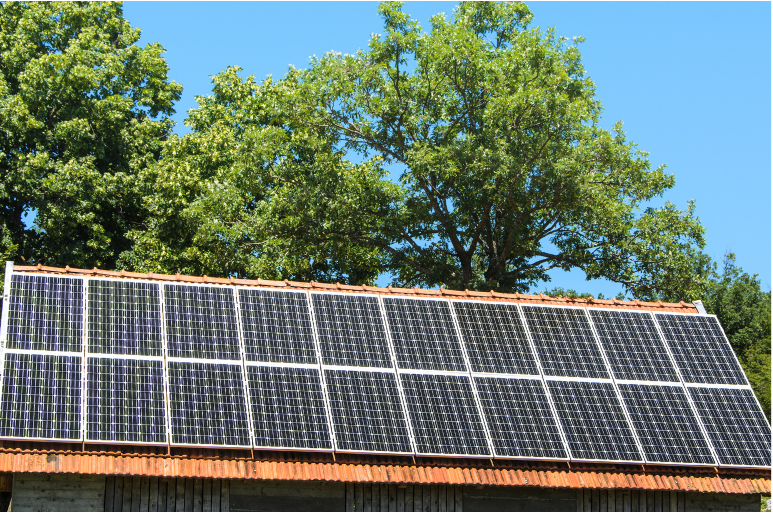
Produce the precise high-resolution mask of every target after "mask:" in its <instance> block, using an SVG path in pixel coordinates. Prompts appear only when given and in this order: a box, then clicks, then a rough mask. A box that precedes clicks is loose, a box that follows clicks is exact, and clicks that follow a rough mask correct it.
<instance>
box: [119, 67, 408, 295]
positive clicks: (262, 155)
mask: <svg viewBox="0 0 773 518" xmlns="http://www.w3.org/2000/svg"><path fill="white" fill-rule="evenodd" d="M239 71H240V69H238V68H229V69H228V70H226V71H224V72H222V73H220V74H218V75H216V76H214V77H213V94H212V95H210V96H207V97H199V98H198V107H197V108H196V109H193V110H191V111H189V115H188V118H187V119H186V124H187V125H189V126H190V127H191V132H190V133H189V134H187V135H185V136H184V137H182V138H173V139H172V140H170V141H169V143H168V145H167V146H166V148H165V150H164V158H163V159H162V160H161V161H160V162H159V163H158V165H157V166H156V167H154V168H153V170H152V171H150V172H149V173H148V174H149V176H150V177H152V178H155V180H156V183H155V185H154V191H153V192H152V193H150V194H149V195H148V196H147V197H146V198H145V208H146V210H147V211H148V214H149V217H148V219H147V220H146V227H145V228H144V229H138V230H135V231H132V232H131V233H130V236H131V237H132V239H133V240H134V247H133V248H132V249H131V250H130V251H127V252H126V253H124V254H123V255H122V256H121V264H122V265H125V266H126V268H132V269H137V270H141V271H148V270H151V271H156V272H175V271H181V272H183V273H187V274H195V275H201V274H206V275H211V276H228V275H234V276H239V277H244V276H247V277H251V278H256V277H262V278H267V279H282V278H289V279H295V280H311V279H314V280H317V281H323V282H325V281H327V282H347V283H350V284H360V283H366V282H368V283H373V282H374V281H375V277H376V275H377V274H378V272H379V271H380V269H381V262H382V253H381V252H380V251H379V250H378V249H375V248H373V247H368V246H363V245H361V244H358V243H354V242H352V241H350V240H348V239H346V238H345V237H339V235H340V234H341V233H345V232H348V231H351V229H355V228H360V227H363V228H373V227H378V226H380V225H381V224H382V221H383V220H384V218H385V217H386V215H387V214H388V213H391V211H392V210H393V207H392V206H393V200H394V199H395V198H397V197H399V194H400V189H399V188H398V187H397V186H396V185H394V184H391V183H390V182H386V181H384V180H382V177H383V176H384V175H385V172H384V171H383V170H382V169H381V168H380V167H379V164H380V161H379V160H371V161H365V162H363V163H361V164H359V165H354V164H352V163H350V162H348V161H347V160H344V159H343V157H342V154H341V153H336V152H334V151H333V149H332V146H331V145H330V142H329V138H328V135H327V134H326V133H325V132H324V131H317V130H314V129H308V128H298V127H294V126H292V125H290V124H287V122H286V121H287V120H288V119H289V117H288V116H287V114H286V113H285V112H284V111H283V110H284V109H285V108H286V106H285V105H284V104H283V103H282V102H281V98H282V96H283V95H284V94H283V91H282V88H283V85H279V86H277V85H274V84H273V83H272V81H271V80H270V79H269V80H267V81H266V82H264V83H263V84H261V85H258V84H256V82H255V80H254V78H253V77H252V76H250V77H248V78H247V79H246V80H243V79H242V78H241V77H240V76H239V75H238V72H239Z"/></svg>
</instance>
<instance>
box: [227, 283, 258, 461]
mask: <svg viewBox="0 0 773 518" xmlns="http://www.w3.org/2000/svg"><path fill="white" fill-rule="evenodd" d="M231 289H232V291H233V293H234V311H235V312H236V331H237V334H238V337H239V354H240V355H241V357H242V358H241V359H242V390H243V391H244V405H245V407H246V408H245V411H246V412H247V428H248V430H249V432H250V449H251V450H254V449H255V427H254V423H253V422H252V398H251V397H250V389H249V385H248V381H247V357H246V354H245V345H244V327H243V326H242V311H241V309H242V308H241V305H240V301H239V290H238V289H237V288H236V286H232V287H231Z"/></svg>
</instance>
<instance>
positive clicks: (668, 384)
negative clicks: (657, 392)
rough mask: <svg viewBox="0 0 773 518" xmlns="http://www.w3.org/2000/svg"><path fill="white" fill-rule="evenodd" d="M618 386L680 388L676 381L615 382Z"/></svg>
mask: <svg viewBox="0 0 773 518" xmlns="http://www.w3.org/2000/svg"><path fill="white" fill-rule="evenodd" d="M615 382H616V383H617V384H618V385H660V386H661V387H681V386H682V384H681V383H680V382H678V381H655V380H615Z"/></svg>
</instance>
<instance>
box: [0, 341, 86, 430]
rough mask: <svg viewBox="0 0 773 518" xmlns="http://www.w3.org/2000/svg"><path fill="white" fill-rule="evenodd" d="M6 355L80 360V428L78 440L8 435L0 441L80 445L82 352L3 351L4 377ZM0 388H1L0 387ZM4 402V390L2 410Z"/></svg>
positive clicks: (0, 397)
mask: <svg viewBox="0 0 773 518" xmlns="http://www.w3.org/2000/svg"><path fill="white" fill-rule="evenodd" d="M6 353H10V354H23V355H27V356H50V357H54V358H57V357H67V358H80V359H81V426H80V429H79V436H80V437H79V438H78V439H63V438H55V437H54V438H46V437H27V436H25V437H14V436H10V435H0V440H7V441H35V442H48V443H50V442H66V443H72V444H75V443H82V442H83V437H84V436H83V392H84V387H83V372H82V370H83V363H84V361H85V359H84V358H83V351H81V352H80V353H73V352H68V351H34V350H30V349H9V350H5V349H4V350H3V366H2V369H3V370H2V372H3V375H5V356H6ZM0 387H1V386H0ZM4 402H5V390H3V391H2V394H0V408H2V404H3V403H4Z"/></svg>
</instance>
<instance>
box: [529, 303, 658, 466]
mask: <svg viewBox="0 0 773 518" xmlns="http://www.w3.org/2000/svg"><path fill="white" fill-rule="evenodd" d="M520 306H521V317H522V318H523V323H524V327H525V328H526V330H527V334H528V335H529V340H530V342H531V343H532V347H534V353H535V355H536V357H537V362H538V364H539V365H540V371H541V372H542V373H543V379H544V380H545V388H546V391H547V393H548V396H549V398H550V401H551V404H552V405H553V409H554V411H555V414H556V421H557V422H558V423H559V424H560V426H561V431H562V435H563V437H564V440H565V441H566V443H565V447H566V448H567V452H568V454H569V456H570V459H571V460H572V461H580V462H607V463H610V462H612V463H623V464H645V463H646V458H647V457H646V456H645V455H644V451H643V449H642V446H641V442H640V441H639V436H638V435H637V434H636V430H635V428H634V427H633V424H632V423H631V418H630V416H629V415H628V409H627V408H626V406H625V402H624V401H623V398H622V397H621V395H620V391H619V390H618V388H617V385H616V384H615V381H614V376H613V373H612V369H611V368H610V366H609V361H608V360H607V357H606V354H605V353H604V348H603V347H602V346H601V342H600V341H599V338H598V336H597V334H596V329H595V327H594V326H593V321H592V320H591V318H590V315H589V314H588V308H587V307H584V306H564V305H556V304H520ZM525 307H538V308H543V307H549V308H560V309H571V310H574V311H578V312H580V313H582V314H583V315H584V316H585V318H586V320H587V321H588V325H589V327H590V330H591V334H592V336H593V341H594V344H595V345H596V350H597V351H598V353H599V355H600V356H601V360H602V362H603V364H604V369H605V370H606V372H607V376H608V378H585V377H580V376H554V375H545V374H544V369H543V368H542V360H541V359H540V357H539V353H538V352H537V347H536V343H535V341H534V339H533V337H532V336H531V328H530V327H529V322H528V319H527V318H526V315H525V314H524V313H523V308H525ZM547 381H568V382H581V383H602V384H603V383H608V384H610V385H611V387H612V390H613V391H614V393H615V397H616V398H617V401H618V404H619V405H620V408H621V409H622V411H623V416H624V417H625V420H626V424H627V425H628V429H629V430H630V432H631V436H632V437H633V439H634V442H635V444H636V449H637V450H638V452H639V455H640V456H641V460H622V459H586V458H579V457H575V456H574V455H573V454H572V450H571V448H570V447H569V443H568V440H566V433H565V431H564V429H563V423H562V421H561V418H560V415H559V414H558V408H557V407H555V401H554V400H553V394H552V393H551V391H550V386H549V385H548V383H547Z"/></svg>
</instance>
